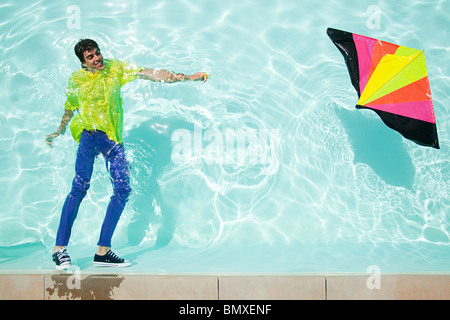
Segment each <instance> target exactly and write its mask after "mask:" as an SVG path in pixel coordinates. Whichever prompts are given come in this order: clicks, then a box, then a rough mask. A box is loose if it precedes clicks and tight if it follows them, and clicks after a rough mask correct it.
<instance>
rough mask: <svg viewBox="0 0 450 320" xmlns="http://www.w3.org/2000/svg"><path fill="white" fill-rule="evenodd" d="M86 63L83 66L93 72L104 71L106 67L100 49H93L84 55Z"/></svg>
mask: <svg viewBox="0 0 450 320" xmlns="http://www.w3.org/2000/svg"><path fill="white" fill-rule="evenodd" d="M83 57H84V62H83V65H85V66H86V67H88V68H89V69H93V70H103V69H105V65H104V64H103V56H102V54H101V53H100V50H99V49H95V48H94V49H92V50H89V51H87V50H86V51H85V52H84V53H83Z"/></svg>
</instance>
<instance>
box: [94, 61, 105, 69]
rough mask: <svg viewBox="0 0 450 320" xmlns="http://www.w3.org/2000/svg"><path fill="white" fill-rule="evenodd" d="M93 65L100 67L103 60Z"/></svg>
mask: <svg viewBox="0 0 450 320" xmlns="http://www.w3.org/2000/svg"><path fill="white" fill-rule="evenodd" d="M94 65H95V67H97V68H102V67H103V60H102V61H99V62H97V63H96V64H94Z"/></svg>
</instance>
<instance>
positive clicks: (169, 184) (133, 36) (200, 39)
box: [0, 0, 450, 270]
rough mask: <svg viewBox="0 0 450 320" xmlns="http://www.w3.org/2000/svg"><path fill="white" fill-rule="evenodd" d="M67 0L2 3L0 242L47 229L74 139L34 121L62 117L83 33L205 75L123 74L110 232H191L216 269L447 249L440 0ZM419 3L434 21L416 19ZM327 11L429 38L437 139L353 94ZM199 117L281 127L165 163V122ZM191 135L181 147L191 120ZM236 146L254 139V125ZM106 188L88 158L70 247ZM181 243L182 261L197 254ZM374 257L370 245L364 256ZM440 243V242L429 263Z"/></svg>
mask: <svg viewBox="0 0 450 320" xmlns="http://www.w3.org/2000/svg"><path fill="white" fill-rule="evenodd" d="M69 5H73V4H72V3H70V4H69V3H67V4H66V3H65V2H58V3H56V2H53V1H44V0H41V1H31V0H27V1H22V2H20V3H16V2H13V1H9V2H7V3H5V4H3V5H1V6H0V14H1V16H2V17H5V19H4V20H3V22H2V23H1V24H0V54H1V57H2V59H1V60H0V70H1V71H0V97H1V100H2V105H3V107H2V108H1V109H0V150H1V152H0V164H1V165H0V172H1V176H0V179H1V183H0V195H1V202H2V215H1V218H0V219H1V223H0V246H1V248H0V254H1V257H2V259H8V261H9V260H10V259H12V258H13V255H12V252H16V256H17V257H19V256H22V255H28V254H29V252H30V250H28V249H29V248H35V249H36V248H37V249H36V250H38V251H39V250H41V249H39V248H42V246H45V247H46V248H51V247H52V246H53V242H54V238H55V232H56V228H57V224H58V221H59V215H60V212H61V207H62V202H63V199H64V198H65V196H66V194H67V192H68V191H69V190H70V183H71V181H72V178H73V170H74V169H73V168H74V161H75V153H76V148H77V145H76V143H75V142H74V141H73V140H72V139H71V137H70V135H69V134H66V135H65V136H63V137H60V138H58V139H57V140H55V142H54V148H53V149H51V150H50V149H48V148H47V146H46V145H45V142H44V137H45V135H46V134H48V133H51V132H53V131H55V129H56V128H57V126H58V125H59V121H60V119H61V116H62V113H63V104H64V101H65V90H66V86H67V79H68V77H69V75H70V74H71V72H73V71H74V70H76V69H77V68H78V67H79V65H78V62H77V59H76V57H75V56H74V54H73V45H74V44H75V43H76V41H77V40H78V39H79V38H82V37H92V38H94V39H96V40H97V41H98V43H99V44H100V46H101V48H102V52H103V54H104V55H105V57H107V58H108V57H114V58H121V59H127V60H130V61H132V62H135V63H137V64H140V65H144V66H148V67H158V68H167V69H168V70H173V71H177V72H184V73H193V72H196V71H199V70H205V71H207V72H208V73H211V74H212V78H211V79H210V81H208V82H207V83H205V84H201V83H182V84H174V85H168V84H159V83H150V82H146V81H141V80H140V81H135V82H133V83H130V84H127V85H126V86H125V87H124V88H123V90H122V95H123V105H124V117H125V118H124V119H125V121H124V126H125V127H124V141H125V147H126V152H127V157H128V159H129V161H130V163H131V166H132V173H133V177H132V188H133V195H132V197H131V198H130V201H129V203H128V205H127V207H126V209H125V211H124V213H123V217H122V219H121V221H120V222H119V225H118V227H117V231H116V234H115V237H114V239H113V245H114V246H115V247H118V248H129V250H135V251H134V253H133V254H134V257H136V258H137V257H139V258H140V259H142V261H146V259H150V258H148V257H150V256H147V253H149V254H151V253H152V252H153V253H154V254H157V252H160V253H159V254H160V255H159V257H160V258H161V257H166V258H167V259H168V260H167V261H172V262H173V261H175V260H176V259H177V257H179V255H177V254H178V253H179V252H183V249H186V250H187V249H189V250H193V251H190V252H191V255H190V256H192V257H195V259H194V260H195V261H198V264H202V268H200V269H202V270H204V269H205V268H206V269H208V268H212V269H213V268H214V267H213V266H215V264H217V263H219V262H218V261H221V262H222V263H224V264H222V266H223V268H224V269H221V270H227V267H226V266H229V267H230V268H232V266H231V263H228V262H226V261H228V259H235V261H243V262H242V263H241V264H238V265H240V266H241V267H242V266H243V265H245V261H246V260H245V259H244V258H243V257H247V258H248V259H253V261H254V262H255V263H254V264H252V266H256V265H258V266H259V267H255V268H256V270H262V269H264V270H270V268H271V266H272V267H273V268H274V270H283V266H286V268H287V269H288V270H297V269H298V270H303V269H302V266H308V268H312V269H314V268H315V267H317V266H319V268H320V269H321V270H327V269H328V270H330V268H331V269H333V268H334V267H335V266H339V268H343V269H344V270H351V269H352V265H356V263H355V260H358V259H359V258H358V257H360V256H361V255H362V254H364V252H372V253H370V254H371V257H378V258H379V259H381V258H380V257H382V256H383V255H382V251H383V250H382V249H381V248H383V246H384V245H386V244H387V246H389V247H391V248H392V247H395V248H396V250H397V249H398V250H409V251H408V253H405V254H406V255H407V256H408V257H410V256H409V255H408V254H410V255H413V256H414V257H416V260H415V263H416V265H420V264H421V263H422V262H423V261H425V260H430V261H434V260H433V259H437V260H439V259H442V258H441V257H440V255H439V254H437V253H436V252H442V250H444V251H445V248H448V245H449V226H448V212H449V207H450V200H449V199H450V192H449V183H448V181H450V179H449V178H450V173H449V172H450V171H449V168H450V166H449V162H448V159H449V154H448V152H449V148H446V146H447V145H448V141H449V139H448V132H447V131H448V130H446V128H448V127H449V121H450V117H449V116H448V115H449V114H450V113H449V107H448V104H447V103H445V102H446V101H448V98H449V93H448V90H447V87H448V86H447V85H446V84H448V82H449V78H448V74H449V73H448V67H447V64H445V63H444V62H443V61H446V59H447V53H448V48H447V47H444V46H445V45H446V43H449V35H448V33H445V31H443V30H444V29H445V28H442V26H441V27H440V26H439V24H442V25H444V26H446V25H448V19H449V18H448V17H447V16H446V15H445V14H444V12H448V10H449V9H450V8H448V6H449V4H448V3H446V2H433V1H430V2H427V3H419V2H417V3H410V2H408V8H410V9H408V11H407V12H404V10H403V9H400V8H399V7H398V4H397V3H396V4H392V3H390V2H387V1H386V2H384V1H382V2H381V3H380V4H379V7H380V8H382V13H383V14H382V16H381V21H380V25H379V26H380V28H379V29H374V30H369V29H367V27H366V19H367V18H368V17H367V10H366V9H367V7H366V6H364V5H362V4H361V3H359V2H358V4H356V3H355V4H351V3H348V4H347V3H346V4H341V3H339V4H338V3H327V4H323V3H320V2H317V1H314V2H313V1H311V2H307V3H302V6H300V5H299V4H298V2H297V1H283V2H282V3H281V2H274V3H271V4H265V5H264V6H255V4H254V3H253V2H251V1H240V2H233V1H232V2H223V3H222V2H221V3H219V2H211V1H199V2H195V3H194V2H187V1H154V2H151V3H149V2H146V1H133V2H127V3H119V1H103V2H100V3H98V4H97V5H96V6H94V7H92V6H91V3H90V2H88V1H79V2H77V4H76V6H78V8H79V9H80V12H79V13H80V16H79V18H80V20H79V24H77V23H76V21H73V20H71V23H70V24H68V20H67V19H68V13H67V8H68V7H69ZM415 6H417V9H415ZM402 10H403V11H402ZM70 12H71V14H75V13H76V10H75V11H73V10H71V11H70ZM249 13H252V14H251V16H252V18H251V19H249ZM424 13H428V14H424ZM430 16H433V17H435V21H439V22H438V23H429V22H428V21H427V20H426V17H430ZM328 26H334V27H340V28H342V29H346V30H349V31H353V32H356V33H360V34H366V35H372V36H373V37H376V38H382V39H385V40H387V41H390V42H396V43H400V42H401V43H402V44H404V45H408V46H410V47H418V48H425V49H426V50H425V52H426V54H427V65H428V73H429V76H430V82H431V87H432V93H433V98H434V106H435V112H436V119H437V122H438V123H437V126H438V130H439V133H438V134H439V138H440V143H441V150H439V151H436V150H430V149H427V148H423V147H420V146H417V145H415V144H414V143H410V142H409V141H406V140H405V139H403V138H402V137H401V136H400V135H398V134H396V133H395V132H393V131H392V130H389V129H388V128H386V127H385V126H384V124H382V122H381V121H379V119H377V118H376V115H375V116H372V115H370V114H369V113H367V112H364V111H361V110H354V109H353V106H354V104H355V101H356V93H355V92H354V90H353V89H352V87H351V85H350V82H349V79H348V74H347V71H346V68H345V65H344V64H343V62H342V58H341V56H340V54H339V52H337V50H335V48H334V46H333V45H332V43H330V42H329V39H328V38H327V36H326V33H325V31H326V27H328ZM415 26H421V28H420V30H419V28H418V27H417V28H416V27H415ZM196 127H198V128H201V130H202V132H207V131H208V130H209V131H208V132H209V133H211V132H218V133H220V135H219V136H220V137H225V136H226V130H231V131H232V132H240V131H239V130H244V131H243V132H250V131H251V130H259V131H258V132H269V133H276V134H272V135H270V136H269V137H268V139H267V140H266V141H267V142H266V145H265V146H262V147H265V148H266V149H264V148H263V149H264V150H267V149H269V150H270V152H271V153H270V154H271V157H270V161H268V162H264V163H261V162H256V163H251V162H249V161H247V162H246V161H244V162H243V163H238V162H231V163H221V162H220V161H212V162H207V161H192V162H189V161H188V162H183V163H174V161H173V159H172V155H173V147H174V141H173V134H174V132H176V131H177V130H181V129H182V130H187V132H190V133H194V130H195V128H196ZM178 132H179V131H178ZM192 137H194V135H192ZM214 137H215V138H217V137H218V136H214V135H211V136H209V139H210V140H208V143H209V146H211V145H212V143H213V142H214V141H215V140H214ZM224 141H225V140H224ZM191 143H192V147H193V149H192V150H194V148H195V144H196V141H195V138H193V140H192V141H191ZM202 146H203V149H202V150H203V151H202V152H204V151H205V149H206V148H205V147H206V145H205V144H203V145H202ZM216 146H218V148H219V151H220V145H216ZM243 146H244V147H243V149H244V150H249V148H250V147H249V146H250V143H249V142H246V143H245V144H244V145H243ZM246 148H247V149H246ZM252 148H253V147H252ZM250 149H251V148H250ZM263 149H261V150H263ZM208 150H211V149H208ZM221 150H222V151H223V150H226V149H225V147H224V146H223V145H222V149H221ZM233 150H234V151H236V147H235V148H234V149H233ZM192 154H193V155H194V156H195V153H192ZM213 154H214V153H213ZM202 160H204V157H203V159H202ZM111 192H112V187H111V184H110V182H109V179H108V173H107V172H106V169H105V168H104V165H103V163H102V161H97V163H96V164H95V167H94V175H93V178H92V183H91V188H90V190H89V193H88V196H87V197H86V198H85V200H84V201H83V204H82V206H81V209H80V214H79V216H78V218H77V221H76V223H75V226H74V232H73V237H72V243H71V246H72V247H73V248H77V247H80V246H85V245H88V244H93V243H95V242H96V240H97V238H98V233H99V229H100V225H101V221H102V220H103V216H104V212H105V210H106V206H107V203H108V201H109V196H110V194H111ZM27 246H29V247H27ZM133 248H134V249H133ZM308 248H314V249H311V250H315V251H314V252H312V251H311V250H309V249H308ZM156 249H158V250H156ZM33 250H34V249H33ZM204 250H208V251H207V252H206V251H204ZM432 252H434V253H433V254H432ZM266 255H267V257H268V259H269V260H270V261H272V263H269V262H268V261H267V260H268V259H264V257H265V256H266ZM342 255H346V256H347V258H348V259H347V260H346V261H348V262H344V261H340V260H339V257H340V256H342ZM352 255H353V256H352ZM188 256H189V255H188ZM326 256H328V257H333V258H332V259H328V260H324V257H326ZM386 256H391V257H392V256H395V254H392V253H391V254H386ZM378 258H377V259H378ZM83 259H84V258H83ZM83 259H81V260H80V261H81V262H82V263H84V261H86V263H87V261H88V259H87V258H86V259H85V260H83ZM170 259H173V260H170ZM180 259H181V258H180ZM445 259H447V260H445ZM163 260H164V259H163ZM194 260H192V261H190V262H189V261H185V262H186V264H185V266H186V268H188V269H189V268H190V269H192V270H195V266H196V263H195V262H193V261H194ZM305 260H307V262H306V261H305ZM369 260H370V257H369V254H368V256H366V257H365V258H364V259H363V260H362V261H364V262H361V265H362V264H364V263H366V262H367V263H369V262H370V261H369ZM404 260H405V261H404V262H398V263H405V264H407V263H408V259H407V258H405V259H404ZM2 261H3V262H5V261H6V260H2ZM164 261H165V260H164ZM164 261H162V262H161V265H162V266H164V263H167V264H168V265H169V264H170V263H169V262H164ZM339 261H340V262H339ZM430 261H429V263H431V262H430ZM445 261H448V255H447V257H445V255H444V257H443V260H440V262H439V263H440V264H441V265H442V264H444V265H445ZM0 262H1V261H0ZM256 262H258V263H256ZM189 263H191V265H190V264H189ZM227 263H228V264H227ZM370 263H372V264H373V263H374V262H370ZM376 263H377V262H376V261H375V264H376ZM380 263H381V262H380ZM439 263H438V264H439ZM5 264H6V262H5ZM208 264H209V266H210V267H206V265H208ZM275 265H276V266H275ZM262 266H264V267H262ZM365 267H367V265H366V266H365ZM365 267H364V268H365ZM161 268H163V269H164V268H166V267H161ZM248 268H251V267H250V266H249V267H248ZM346 268H347V269H346ZM396 268H397V269H401V268H402V265H398V266H395V267H393V269H396ZM164 270H170V266H167V268H166V269H164Z"/></svg>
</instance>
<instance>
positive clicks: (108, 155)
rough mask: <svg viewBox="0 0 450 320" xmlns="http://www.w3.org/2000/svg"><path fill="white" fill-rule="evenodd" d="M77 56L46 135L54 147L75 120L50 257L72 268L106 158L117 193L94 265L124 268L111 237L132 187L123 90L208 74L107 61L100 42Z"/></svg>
mask: <svg viewBox="0 0 450 320" xmlns="http://www.w3.org/2000/svg"><path fill="white" fill-rule="evenodd" d="M75 54H76V55H77V57H78V58H79V59H80V62H81V65H82V68H81V69H80V70H78V71H76V72H74V73H73V74H72V75H71V77H70V79H69V87H68V90H67V100H66V102H65V105H64V107H65V114H64V116H63V117H62V120H61V125H60V126H59V128H58V130H57V131H56V132H55V133H53V134H50V135H47V136H46V142H47V144H48V145H49V146H50V147H51V146H52V141H53V139H55V138H56V137H58V136H59V135H61V134H63V133H64V132H65V130H66V126H67V124H68V123H69V122H70V120H71V119H72V117H73V116H74V111H75V110H77V111H78V114H77V115H76V116H75V117H73V120H72V122H71V125H70V130H71V133H72V136H73V138H74V139H75V140H76V141H77V142H78V143H79V146H78V151H77V160H76V164H75V178H74V179H73V182H72V189H71V191H70V193H69V194H68V196H67V198H66V200H65V202H64V206H63V209H62V213H61V219H60V223H59V228H58V232H57V237H56V245H55V249H54V254H53V256H52V258H53V261H54V262H55V265H56V268H57V269H66V268H69V267H71V260H70V256H69V254H68V253H67V250H66V246H67V245H68V243H69V238H70V234H71V230H72V225H73V223H74V220H75V218H76V216H77V214H78V208H79V206H80V203H81V201H82V200H83V198H84V197H85V195H86V193H87V190H88V189H89V186H90V180H91V176H92V169H93V166H94V160H95V157H96V156H97V155H99V154H103V156H104V158H105V161H106V166H107V168H108V170H109V173H110V175H111V180H112V183H113V186H114V193H113V195H112V197H111V200H110V203H109V205H108V208H107V210H106V215H105V218H104V221H103V225H102V228H101V232H100V239H99V241H98V243H97V245H98V249H97V253H96V254H95V256H94V265H96V266H116V267H122V266H123V267H125V266H129V265H130V264H131V263H130V261H128V260H124V259H122V258H120V257H119V256H118V255H117V254H116V253H115V252H113V251H112V250H111V249H110V248H111V238H112V235H113V233H114V229H115V228H116V225H117V222H118V221H119V218H120V215H121V214H122V211H123V209H124V207H125V204H126V202H127V200H128V197H129V195H130V192H131V188H130V185H129V165H128V162H127V160H126V158H125V151H124V147H123V141H122V123H123V111H122V99H121V97H120V88H121V87H122V86H123V85H124V84H125V83H127V82H130V81H133V80H135V79H138V78H139V79H147V80H151V81H159V82H169V83H173V82H179V81H196V80H203V82H205V81H206V79H207V76H206V74H205V73H202V72H198V73H195V74H193V75H190V76H188V75H184V74H182V73H171V72H168V71H165V70H161V69H148V68H142V67H139V66H136V65H133V64H131V63H128V62H126V61H120V60H113V59H111V60H110V59H103V56H102V54H101V52H100V49H99V47H98V45H97V43H96V42H95V41H94V40H91V39H82V40H80V41H79V42H78V43H77V44H76V45H75Z"/></svg>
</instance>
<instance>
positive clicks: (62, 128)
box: [45, 109, 73, 148]
mask: <svg viewBox="0 0 450 320" xmlns="http://www.w3.org/2000/svg"><path fill="white" fill-rule="evenodd" d="M72 117H73V111H72V110H67V109H66V112H65V113H64V115H63V117H62V119H61V125H60V126H59V128H58V131H56V132H55V133H52V134H49V135H47V136H46V137H45V141H46V142H47V145H48V146H49V147H50V148H51V147H52V141H53V139H55V138H56V137H57V136H59V135H60V134H64V132H66V127H67V124H68V123H69V122H70V119H72Z"/></svg>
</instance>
